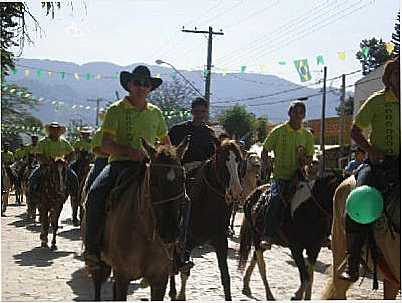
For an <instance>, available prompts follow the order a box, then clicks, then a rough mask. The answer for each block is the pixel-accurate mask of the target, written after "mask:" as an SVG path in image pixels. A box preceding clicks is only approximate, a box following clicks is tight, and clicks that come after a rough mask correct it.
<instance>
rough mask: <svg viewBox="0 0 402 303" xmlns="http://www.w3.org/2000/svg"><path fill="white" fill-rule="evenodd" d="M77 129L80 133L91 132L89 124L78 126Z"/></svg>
mask: <svg viewBox="0 0 402 303" xmlns="http://www.w3.org/2000/svg"><path fill="white" fill-rule="evenodd" d="M77 130H78V131H79V132H80V133H82V134H91V133H92V128H91V127H89V126H83V127H79V128H77Z"/></svg>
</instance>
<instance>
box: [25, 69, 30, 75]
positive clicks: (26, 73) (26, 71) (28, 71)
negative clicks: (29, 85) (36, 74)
mask: <svg viewBox="0 0 402 303" xmlns="http://www.w3.org/2000/svg"><path fill="white" fill-rule="evenodd" d="M30 73H31V71H30V70H29V69H26V70H25V71H24V74H25V77H28V76H29V74H30Z"/></svg>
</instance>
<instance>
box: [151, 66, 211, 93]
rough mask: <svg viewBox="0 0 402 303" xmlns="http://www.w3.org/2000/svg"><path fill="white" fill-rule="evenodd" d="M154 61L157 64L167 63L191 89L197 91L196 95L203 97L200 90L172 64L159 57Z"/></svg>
mask: <svg viewBox="0 0 402 303" xmlns="http://www.w3.org/2000/svg"><path fill="white" fill-rule="evenodd" d="M155 63H156V64H158V65H161V64H166V65H169V66H170V67H171V68H173V70H174V71H175V72H176V73H178V74H179V75H180V76H181V77H182V78H183V79H184V80H185V81H186V82H187V83H188V84H189V85H190V86H191V88H192V89H194V90H195V91H196V92H197V94H198V95H200V96H201V97H203V98H204V95H203V94H201V92H200V91H199V90H198V89H197V88H196V87H195V86H194V85H193V83H191V82H190V81H189V80H188V79H187V78H186V77H184V75H183V74H182V73H181V72H179V71H178V70H177V69H176V68H175V67H174V66H173V65H172V64H170V63H169V62H166V61H163V60H160V59H158V60H156V61H155Z"/></svg>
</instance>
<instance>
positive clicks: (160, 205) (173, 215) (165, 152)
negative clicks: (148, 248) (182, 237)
mask: <svg viewBox="0 0 402 303" xmlns="http://www.w3.org/2000/svg"><path fill="white" fill-rule="evenodd" d="M142 143H143V146H144V148H145V149H146V150H147V152H148V155H149V156H150V159H151V163H150V190H151V200H152V205H153V209H154V212H155V214H156V219H157V226H158V232H159V235H160V237H161V238H162V239H163V240H164V241H165V242H172V241H174V240H175V239H176V238H177V235H178V226H179V219H180V210H181V203H183V202H184V200H185V199H186V196H185V172H184V168H183V167H182V165H181V160H182V157H183V155H184V153H185V152H186V150H187V148H188V144H189V140H188V138H185V139H184V140H183V142H181V143H180V144H179V146H178V147H173V146H168V145H159V146H158V147H157V148H156V149H155V148H153V147H152V146H150V145H149V144H148V143H147V142H146V141H145V140H143V142H142Z"/></svg>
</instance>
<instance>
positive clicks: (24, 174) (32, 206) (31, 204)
mask: <svg viewBox="0 0 402 303" xmlns="http://www.w3.org/2000/svg"><path fill="white" fill-rule="evenodd" d="M25 161H26V165H25V167H24V169H23V170H22V171H20V180H21V189H22V194H21V196H23V195H25V199H26V204H27V217H28V219H31V220H35V216H36V208H37V203H36V202H35V199H31V197H30V196H29V185H28V183H29V177H30V175H31V174H32V172H33V171H34V170H35V168H36V167H37V166H38V162H37V161H36V157H35V156H34V155H29V156H28V157H27V158H26V159H25Z"/></svg>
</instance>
